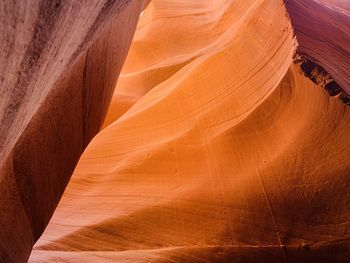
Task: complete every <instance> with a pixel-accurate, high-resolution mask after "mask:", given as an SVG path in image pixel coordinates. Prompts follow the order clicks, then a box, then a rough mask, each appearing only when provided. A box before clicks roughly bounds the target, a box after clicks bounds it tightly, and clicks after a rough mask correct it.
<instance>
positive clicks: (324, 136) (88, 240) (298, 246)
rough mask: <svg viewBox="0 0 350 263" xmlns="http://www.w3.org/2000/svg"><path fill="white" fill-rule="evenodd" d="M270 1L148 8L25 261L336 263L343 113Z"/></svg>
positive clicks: (349, 120) (345, 230)
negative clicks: (104, 111)
mask: <svg viewBox="0 0 350 263" xmlns="http://www.w3.org/2000/svg"><path fill="white" fill-rule="evenodd" d="M294 50H295V41H294V39H293V32H292V27H291V24H290V21H289V18H288V16H287V14H286V10H285V8H284V5H283V2H282V0H281V1H280V0H274V1H271V0H245V1H229V0H208V1H196V0H192V1H190V0H186V1H185V0H184V1H179V0H154V1H152V2H151V4H150V5H149V6H148V7H147V9H146V10H145V11H144V13H143V14H142V16H141V20H140V22H139V25H138V28H137V32H136V35H135V37H134V40H133V43H132V45H131V49H130V52H129V54H128V57H127V60H126V64H125V65H124V68H123V71H122V75H121V77H120V79H119V81H118V85H117V89H116V91H115V93H114V95H113V99H112V104H111V107H110V109H109V113H108V116H107V119H106V121H105V124H104V127H105V128H104V129H103V130H102V131H101V132H100V133H99V134H98V135H97V136H96V138H95V139H94V140H93V141H92V142H91V144H90V145H89V146H88V148H87V149H86V151H85V152H84V154H83V156H82V158H81V159H80V161H79V163H78V166H77V168H76V170H75V172H74V174H73V177H72V178H71V181H70V183H69V185H68V187H67V189H66V192H65V193H64V195H63V198H62V200H61V202H60V204H59V206H58V208H57V210H56V212H55V214H54V216H53V218H52V220H51V222H50V224H49V226H48V228H47V229H46V231H45V232H44V234H43V236H42V237H41V239H40V240H39V241H38V242H37V243H36V245H35V247H34V250H33V252H32V255H31V258H30V262H347V260H348V258H350V253H349V251H350V244H349V237H350V228H349V226H350V225H349V219H350V214H349V211H350V210H349V208H350V198H349V186H350V178H349V176H348V175H349V172H350V165H349V162H348V159H347V156H349V154H350V141H349V139H348V133H347V131H348V130H349V129H350V111H349V108H348V107H347V106H346V105H344V104H342V103H341V102H340V101H339V100H338V99H337V98H334V97H330V96H328V94H327V93H326V91H324V90H323V89H322V88H320V87H318V86H316V85H315V84H313V83H312V82H311V81H310V80H309V79H307V78H305V77H304V76H303V75H302V74H300V72H299V68H298V66H297V65H292V56H293V52H294Z"/></svg>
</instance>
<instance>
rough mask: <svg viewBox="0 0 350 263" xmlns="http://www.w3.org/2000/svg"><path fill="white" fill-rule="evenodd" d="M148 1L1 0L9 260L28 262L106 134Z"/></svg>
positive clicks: (1, 249)
mask: <svg viewBox="0 0 350 263" xmlns="http://www.w3.org/2000/svg"><path fill="white" fill-rule="evenodd" d="M142 4H143V2H142V1H137V0H134V1H127V0H125V1H123V0H122V1H119V0H118V1H117V0H114V1H104V0H96V1H59V0H55V1H51V0H50V1H46V0H44V1H36V0H35V1H2V2H1V3H0V28H1V34H0V49H1V53H0V54H1V55H0V61H1V63H0V72H1V73H0V74H1V77H0V81H1V86H0V87H1V88H0V94H1V98H0V122H1V125H0V226H1V229H0V262H6V263H8V262H15V263H19V262H26V261H27V260H28V258H29V255H30V252H31V249H32V246H33V245H34V242H35V241H36V240H37V239H38V238H39V237H40V235H41V234H42V232H43V231H44V229H45V227H46V225H47V223H48V221H49V219H50V217H51V216H52V213H53V211H54V209H55V208H56V206H57V203H58V201H59V199H60V197H61V195H62V193H63V191H64V189H65V187H66V185H67V183H68V180H69V178H70V176H71V174H72V172H73V170H74V167H75V166H76V163H77V161H78V159H79V157H80V155H81V153H82V152H83V150H84V148H85V147H86V145H87V144H88V143H89V141H90V140H91V139H92V137H93V136H94V135H95V134H96V133H97V132H98V131H99V129H100V127H101V125H102V122H103V119H104V116H105V114H106V111H107V108H108V105H109V102H110V99H111V96H112V94H113V90H114V88H115V84H116V81H117V77H118V74H119V72H120V70H121V67H122V64H123V62H124V60H125V57H126V54H127V50H128V48H129V45H130V43H131V40H132V36H133V33H134V31H135V28H136V24H137V21H138V17H139V14H140V12H141V8H142Z"/></svg>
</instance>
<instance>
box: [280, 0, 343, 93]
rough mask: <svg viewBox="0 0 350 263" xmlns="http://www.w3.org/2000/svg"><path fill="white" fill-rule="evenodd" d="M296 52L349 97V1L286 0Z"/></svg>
mask: <svg viewBox="0 0 350 263" xmlns="http://www.w3.org/2000/svg"><path fill="white" fill-rule="evenodd" d="M285 2H286V7H287V9H288V12H289V14H290V17H291V21H292V24H293V27H294V31H295V34H296V36H297V39H298V42H299V44H300V45H299V47H298V50H299V52H300V53H302V54H303V55H304V56H305V57H307V58H308V59H310V60H312V61H314V62H315V63H317V64H318V65H320V66H322V67H323V68H324V69H326V71H327V72H328V73H329V74H330V75H331V76H332V77H333V78H334V79H335V81H336V82H337V83H338V84H339V85H340V86H341V87H342V89H343V90H344V91H345V92H346V93H347V94H348V95H350V75H349V71H350V44H349V43H350V2H349V1H348V0H309V1H305V0H285Z"/></svg>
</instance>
